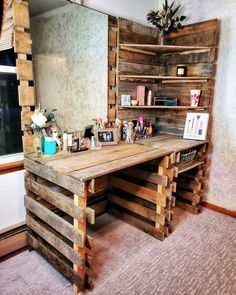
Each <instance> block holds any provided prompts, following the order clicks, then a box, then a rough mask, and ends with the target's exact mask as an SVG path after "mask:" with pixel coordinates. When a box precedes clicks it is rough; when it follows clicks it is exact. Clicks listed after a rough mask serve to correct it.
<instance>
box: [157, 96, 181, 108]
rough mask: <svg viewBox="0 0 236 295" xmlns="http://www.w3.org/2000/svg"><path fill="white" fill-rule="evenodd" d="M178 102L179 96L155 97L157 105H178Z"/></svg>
mask: <svg viewBox="0 0 236 295" xmlns="http://www.w3.org/2000/svg"><path fill="white" fill-rule="evenodd" d="M177 104H178V99H177V98H169V97H167V98H165V97H163V98H162V97H154V105H155V106H177Z"/></svg>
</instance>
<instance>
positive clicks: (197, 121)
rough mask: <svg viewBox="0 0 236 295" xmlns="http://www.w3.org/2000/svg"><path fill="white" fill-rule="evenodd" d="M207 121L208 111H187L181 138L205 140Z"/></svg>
mask: <svg viewBox="0 0 236 295" xmlns="http://www.w3.org/2000/svg"><path fill="white" fill-rule="evenodd" d="M208 121H209V114H208V113H187V116H186V121H185V127H184V136H183V138H186V139H195V140H206V136H207V128H208Z"/></svg>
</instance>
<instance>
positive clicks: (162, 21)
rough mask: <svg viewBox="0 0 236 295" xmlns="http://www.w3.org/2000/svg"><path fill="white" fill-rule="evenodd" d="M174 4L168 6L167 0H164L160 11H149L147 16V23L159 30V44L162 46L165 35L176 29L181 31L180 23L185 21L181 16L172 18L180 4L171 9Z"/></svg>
mask: <svg viewBox="0 0 236 295" xmlns="http://www.w3.org/2000/svg"><path fill="white" fill-rule="evenodd" d="M173 6H174V2H172V3H171V4H170V5H169V4H168V0H165V4H163V9H162V10H157V11H154V10H151V11H150V12H149V13H148V14H147V21H148V22H149V23H151V24H153V25H154V26H155V27H157V28H158V29H159V35H158V37H159V44H160V45H163V44H164V41H165V40H164V39H165V35H166V34H167V33H168V32H176V31H178V29H182V27H183V26H182V24H181V22H182V21H183V20H185V19H186V16H184V15H181V16H180V17H179V16H177V17H176V18H175V17H174V16H175V14H176V13H177V11H178V10H179V8H180V6H181V4H180V5H179V6H177V7H176V8H175V9H174V8H173Z"/></svg>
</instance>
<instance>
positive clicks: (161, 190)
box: [155, 156, 169, 232]
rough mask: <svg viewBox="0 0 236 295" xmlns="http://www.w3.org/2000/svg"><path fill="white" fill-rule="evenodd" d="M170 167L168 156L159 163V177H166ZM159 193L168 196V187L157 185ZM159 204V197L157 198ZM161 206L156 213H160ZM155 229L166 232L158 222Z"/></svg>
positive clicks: (157, 207)
mask: <svg viewBox="0 0 236 295" xmlns="http://www.w3.org/2000/svg"><path fill="white" fill-rule="evenodd" d="M168 167H169V157H168V156H166V157H164V159H163V160H162V161H161V162H160V163H159V166H158V175H161V176H165V175H166V172H167V168H168ZM157 192H158V193H161V194H162V195H164V196H166V187H165V186H164V185H161V184H158V185H157ZM157 204H159V202H158V197H157ZM158 211H159V206H156V212H157V213H158ZM155 227H156V228H158V229H159V230H160V231H162V232H164V226H163V225H161V224H159V223H158V222H156V223H155Z"/></svg>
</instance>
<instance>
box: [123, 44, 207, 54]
mask: <svg viewBox="0 0 236 295" xmlns="http://www.w3.org/2000/svg"><path fill="white" fill-rule="evenodd" d="M120 48H121V49H123V50H127V51H132V52H138V53H143V54H148V55H156V54H157V53H160V54H171V53H179V54H181V53H184V54H187V53H201V52H208V51H210V50H211V47H205V46H179V45H155V44H126V43H124V44H120Z"/></svg>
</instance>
